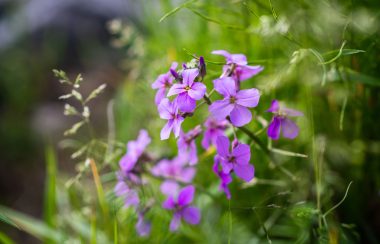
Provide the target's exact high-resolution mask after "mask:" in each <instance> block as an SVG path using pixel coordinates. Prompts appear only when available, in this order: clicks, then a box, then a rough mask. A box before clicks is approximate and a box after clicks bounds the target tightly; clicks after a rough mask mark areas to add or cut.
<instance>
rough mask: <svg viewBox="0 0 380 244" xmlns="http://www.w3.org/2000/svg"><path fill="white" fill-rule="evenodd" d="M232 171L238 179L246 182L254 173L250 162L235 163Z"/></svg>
mask: <svg viewBox="0 0 380 244" xmlns="http://www.w3.org/2000/svg"><path fill="white" fill-rule="evenodd" d="M234 171H235V174H236V175H237V176H238V177H239V178H240V179H243V180H245V181H247V182H249V181H251V180H252V179H253V177H254V175H255V168H254V167H253V166H252V165H251V164H246V165H241V164H235V167H234Z"/></svg>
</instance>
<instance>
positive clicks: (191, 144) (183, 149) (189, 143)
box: [177, 125, 202, 165]
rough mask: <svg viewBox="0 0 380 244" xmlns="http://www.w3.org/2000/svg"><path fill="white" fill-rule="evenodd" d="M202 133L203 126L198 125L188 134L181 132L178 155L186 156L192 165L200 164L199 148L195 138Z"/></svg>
mask: <svg viewBox="0 0 380 244" xmlns="http://www.w3.org/2000/svg"><path fill="white" fill-rule="evenodd" d="M201 132H202V129H201V126H200V125H198V126H196V127H195V128H194V129H192V130H190V131H189V132H188V133H186V134H185V133H183V132H182V131H181V133H180V135H179V139H178V141H177V146H178V155H186V156H187V157H188V160H189V164H190V165H194V164H196V163H197V162H198V156H197V146H196V145H195V138H197V137H198V136H199V134H200V133H201Z"/></svg>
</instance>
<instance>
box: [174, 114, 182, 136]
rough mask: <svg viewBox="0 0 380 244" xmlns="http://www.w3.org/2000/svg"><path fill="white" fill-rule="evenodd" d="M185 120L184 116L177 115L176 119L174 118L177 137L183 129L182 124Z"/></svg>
mask: <svg viewBox="0 0 380 244" xmlns="http://www.w3.org/2000/svg"><path fill="white" fill-rule="evenodd" d="M183 120H184V118H183V117H177V118H176V119H174V122H173V133H174V136H175V138H177V137H178V136H179V132H180V131H181V124H182V122H183Z"/></svg>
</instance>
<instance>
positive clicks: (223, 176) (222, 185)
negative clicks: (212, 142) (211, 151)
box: [212, 155, 232, 199]
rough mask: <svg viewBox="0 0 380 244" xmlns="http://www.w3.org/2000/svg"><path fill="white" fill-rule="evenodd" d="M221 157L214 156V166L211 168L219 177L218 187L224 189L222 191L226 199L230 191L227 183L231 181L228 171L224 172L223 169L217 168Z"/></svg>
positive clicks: (228, 197)
mask: <svg viewBox="0 0 380 244" xmlns="http://www.w3.org/2000/svg"><path fill="white" fill-rule="evenodd" d="M220 160H221V158H220V157H219V156H218V155H216V156H215V158H214V162H215V163H214V166H213V167H212V170H213V171H214V173H215V174H216V175H217V176H218V177H219V179H220V185H219V188H220V189H221V190H223V191H224V193H225V194H226V196H227V199H231V192H230V189H228V185H229V184H230V183H231V182H232V177H231V175H230V174H229V173H227V174H226V173H224V172H223V170H221V169H219V165H220Z"/></svg>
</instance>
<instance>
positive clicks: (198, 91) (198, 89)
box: [188, 82, 206, 100]
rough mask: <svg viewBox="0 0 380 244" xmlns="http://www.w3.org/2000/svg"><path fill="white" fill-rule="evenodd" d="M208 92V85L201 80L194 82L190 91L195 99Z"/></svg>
mask: <svg viewBox="0 0 380 244" xmlns="http://www.w3.org/2000/svg"><path fill="white" fill-rule="evenodd" d="M205 93H206V86H205V84H203V83H200V82H194V83H193V85H192V86H191V89H190V90H189V91H188V94H189V96H190V97H191V98H193V99H194V100H200V99H202V98H203V96H204V95H205Z"/></svg>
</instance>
